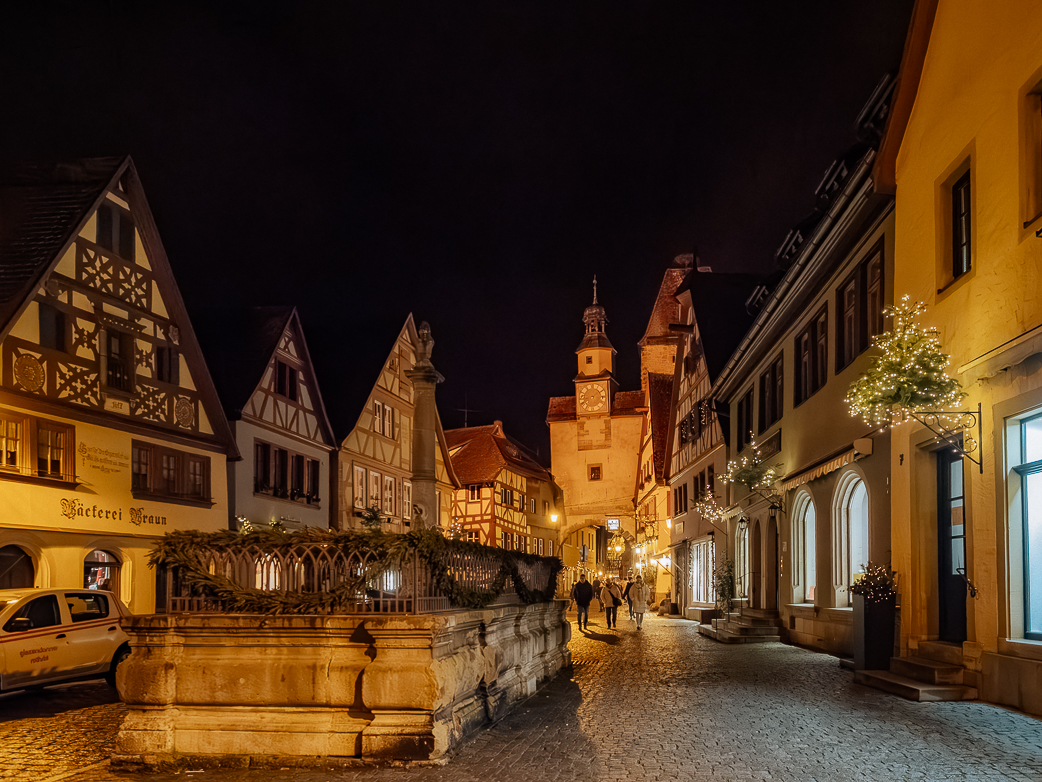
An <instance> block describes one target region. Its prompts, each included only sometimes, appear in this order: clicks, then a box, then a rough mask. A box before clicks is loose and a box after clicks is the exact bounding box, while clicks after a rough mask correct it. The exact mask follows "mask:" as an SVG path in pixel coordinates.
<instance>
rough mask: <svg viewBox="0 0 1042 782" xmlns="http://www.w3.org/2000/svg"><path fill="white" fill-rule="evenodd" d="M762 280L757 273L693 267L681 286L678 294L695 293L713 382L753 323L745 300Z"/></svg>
mask: <svg viewBox="0 0 1042 782" xmlns="http://www.w3.org/2000/svg"><path fill="white" fill-rule="evenodd" d="M760 282H762V278H761V277H759V276H758V275H755V274H720V273H717V272H700V271H698V270H697V269H693V270H692V271H691V272H689V273H688V275H687V278H686V279H685V280H684V282H683V283H682V284H681V285H680V287H679V288H677V296H678V297H679V296H682V295H684V294H685V293H686V294H688V295H689V296H690V297H691V307H692V309H693V310H694V312H695V322H696V323H697V324H698V332H699V337H700V341H701V345H702V352H703V354H704V355H705V360H706V367H707V369H708V371H709V379H710V382H712V381H714V380H716V377H717V375H718V374H719V373H720V370H722V369H723V368H724V365H725V364H727V360H728V359H729V358H730V357H731V355H732V354H733V353H734V351H735V348H737V347H738V343H739V342H741V340H742V337H743V336H745V333H746V332H747V331H748V330H749V327H750V326H752V323H753V319H754V318H753V316H752V315H750V314H749V312H748V311H747V310H746V308H745V301H746V299H748V298H749V294H750V293H751V292H752V290H753V289H754V288H755V287H756V286H757V285H758V284H759V283H760Z"/></svg>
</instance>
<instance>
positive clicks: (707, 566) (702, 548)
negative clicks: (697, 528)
mask: <svg viewBox="0 0 1042 782" xmlns="http://www.w3.org/2000/svg"><path fill="white" fill-rule="evenodd" d="M690 575H691V580H690V587H691V602H692V603H712V602H715V600H716V594H715V593H714V591H713V539H712V538H705V539H704V540H699V541H697V542H695V543H692V544H691V569H690Z"/></svg>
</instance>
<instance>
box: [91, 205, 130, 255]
mask: <svg viewBox="0 0 1042 782" xmlns="http://www.w3.org/2000/svg"><path fill="white" fill-rule="evenodd" d="M97 215H98V241H97V244H99V245H100V246H102V247H104V248H105V249H106V250H109V251H110V252H113V253H115V254H116V255H118V256H119V257H120V258H122V259H123V260H124V261H129V262H130V263H133V262H134V220H133V218H132V217H131V216H130V212H129V211H127V210H126V209H124V208H122V207H120V206H117V205H116V204H114V203H112V202H111V201H105V202H103V203H102V205H101V206H99V207H98V212H97Z"/></svg>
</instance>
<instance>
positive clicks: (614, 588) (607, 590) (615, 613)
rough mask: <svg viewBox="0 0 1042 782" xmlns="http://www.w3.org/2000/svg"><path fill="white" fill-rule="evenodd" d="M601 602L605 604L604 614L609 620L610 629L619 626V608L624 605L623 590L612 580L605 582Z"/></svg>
mask: <svg viewBox="0 0 1042 782" xmlns="http://www.w3.org/2000/svg"><path fill="white" fill-rule="evenodd" d="M601 602H602V603H603V604H604V613H605V616H607V618H608V629H609V630H610V629H611V628H613V627H616V628H617V627H618V625H619V606H620V605H622V590H621V589H619V585H618V584H616V583H615V582H614V581H612V580H610V579H609V580H608V581H606V582H605V584H604V586H602V587H601Z"/></svg>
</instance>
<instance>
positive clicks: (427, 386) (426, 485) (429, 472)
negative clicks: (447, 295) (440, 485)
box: [405, 322, 445, 529]
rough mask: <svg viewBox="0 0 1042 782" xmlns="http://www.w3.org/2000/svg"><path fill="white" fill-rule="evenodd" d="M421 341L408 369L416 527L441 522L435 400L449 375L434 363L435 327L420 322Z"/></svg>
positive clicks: (435, 524) (413, 499)
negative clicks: (442, 383) (411, 393)
mask: <svg viewBox="0 0 1042 782" xmlns="http://www.w3.org/2000/svg"><path fill="white" fill-rule="evenodd" d="M419 336H420V340H419V344H418V345H417V346H416V365H415V366H414V367H413V368H412V369H408V370H406V371H405V376H406V377H407V378H409V380H411V381H412V388H413V405H414V406H415V415H414V417H413V423H412V426H413V429H412V502H413V505H414V506H415V509H416V512H414V513H413V524H412V525H413V528H414V529H423V528H424V527H437V526H438V490H437V486H436V479H437V472H436V470H435V454H436V453H437V448H438V432H437V425H438V408H437V407H436V406H435V403H434V388H435V386H437V385H438V383H440V382H442V381H443V380H444V379H445V378H444V377H442V376H441V374H440V373H439V372H438V370H436V369H435V368H434V365H433V364H432V363H431V350H432V349H433V348H434V340H433V339H432V338H431V327H430V326H428V325H427V323H426V322H424V323H421V324H420V329H419Z"/></svg>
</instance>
